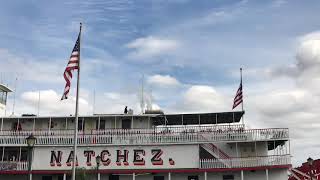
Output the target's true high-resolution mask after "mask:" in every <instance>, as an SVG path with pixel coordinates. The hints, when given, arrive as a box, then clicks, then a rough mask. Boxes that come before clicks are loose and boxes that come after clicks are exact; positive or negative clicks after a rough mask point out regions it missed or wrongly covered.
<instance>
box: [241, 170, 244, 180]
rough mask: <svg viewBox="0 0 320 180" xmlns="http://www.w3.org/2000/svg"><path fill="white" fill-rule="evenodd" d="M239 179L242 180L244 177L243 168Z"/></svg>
mask: <svg viewBox="0 0 320 180" xmlns="http://www.w3.org/2000/svg"><path fill="white" fill-rule="evenodd" d="M241 180H244V178H243V170H241Z"/></svg>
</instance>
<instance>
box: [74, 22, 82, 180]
mask: <svg viewBox="0 0 320 180" xmlns="http://www.w3.org/2000/svg"><path fill="white" fill-rule="evenodd" d="M81 28H82V23H80V35H79V44H80V46H79V61H78V71H77V72H78V74H77V92H76V112H75V123H74V138H73V163H72V180H76V162H77V139H78V118H79V117H78V110H79V85H80V57H81V56H80V49H81Z"/></svg>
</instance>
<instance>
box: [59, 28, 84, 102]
mask: <svg viewBox="0 0 320 180" xmlns="http://www.w3.org/2000/svg"><path fill="white" fill-rule="evenodd" d="M79 58H80V33H79V35H78V38H77V42H76V44H75V45H74V48H73V50H72V53H71V56H70V59H69V62H68V65H67V67H66V69H65V70H64V73H63V77H64V79H65V80H66V86H65V88H64V92H63V95H62V98H61V100H64V99H68V94H69V91H70V86H71V79H72V72H73V70H75V69H79Z"/></svg>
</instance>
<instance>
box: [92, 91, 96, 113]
mask: <svg viewBox="0 0 320 180" xmlns="http://www.w3.org/2000/svg"><path fill="white" fill-rule="evenodd" d="M92 106H93V107H92V114H94V110H95V107H96V90H95V89H93V105H92Z"/></svg>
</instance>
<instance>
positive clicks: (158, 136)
mask: <svg viewBox="0 0 320 180" xmlns="http://www.w3.org/2000/svg"><path fill="white" fill-rule="evenodd" d="M180 130H181V129H179V131H168V130H164V129H136V130H135V131H133V130H125V129H115V130H112V131H98V132H84V131H79V136H78V142H79V144H117V145H121V144H124V145H126V144H130V145H131V144H132V145H133V144H155V143H210V142H224V141H226V142H230V141H232V142H235V141H238V142H243V141H269V140H278V139H279V140H283V139H288V138H289V130H288V129H279V128H275V129H259V130H254V129H250V130H241V131H239V130H228V131H220V130H217V131H191V132H184V131H180ZM30 133H31V131H30V132H22V133H16V134H5V135H4V134H0V144H26V140H25V139H26V137H28V136H29V135H30ZM56 133H57V134H56ZM33 135H34V136H35V137H36V138H37V140H36V144H38V145H45V144H61V145H68V144H72V143H73V132H72V133H71V131H66V132H64V131H59V132H55V131H50V132H47V133H43V132H41V133H35V134H33Z"/></svg>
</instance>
